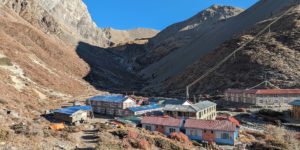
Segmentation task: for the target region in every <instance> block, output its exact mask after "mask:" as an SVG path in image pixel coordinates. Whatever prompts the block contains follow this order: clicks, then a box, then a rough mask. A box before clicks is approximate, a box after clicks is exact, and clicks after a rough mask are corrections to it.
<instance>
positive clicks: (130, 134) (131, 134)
mask: <svg viewBox="0 0 300 150" xmlns="http://www.w3.org/2000/svg"><path fill="white" fill-rule="evenodd" d="M138 136H139V134H138V133H137V132H135V131H133V130H129V131H128V138H131V139H137V138H138Z"/></svg>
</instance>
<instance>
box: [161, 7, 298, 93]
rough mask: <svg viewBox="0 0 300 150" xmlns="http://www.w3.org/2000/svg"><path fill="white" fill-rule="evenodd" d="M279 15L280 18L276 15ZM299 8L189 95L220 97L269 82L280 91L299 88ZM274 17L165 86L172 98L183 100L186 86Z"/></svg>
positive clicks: (227, 44) (206, 56) (165, 83)
mask: <svg viewBox="0 0 300 150" xmlns="http://www.w3.org/2000/svg"><path fill="white" fill-rule="evenodd" d="M278 15H279V14H278ZM299 18H300V6H299V5H298V6H296V7H294V10H293V12H291V13H289V14H287V15H286V16H284V17H283V18H282V19H280V20H279V21H278V22H277V23H275V24H273V25H272V26H271V28H270V32H266V33H264V34H263V35H262V36H261V37H259V38H258V39H256V40H254V42H252V43H250V44H248V45H247V46H246V47H245V48H243V49H242V50H241V51H240V52H238V53H237V54H236V55H235V56H234V57H233V58H232V59H231V60H230V61H228V62H227V63H225V64H224V65H222V66H221V67H220V68H219V69H218V70H217V71H216V72H214V73H212V74H211V75H209V76H208V77H207V78H205V79H203V80H202V81H200V82H199V83H198V84H196V85H194V86H193V87H192V94H222V92H223V91H224V90H225V89H226V88H249V87H252V86H254V85H256V84H258V83H260V82H262V81H264V80H269V81H270V82H271V83H273V84H274V85H276V86H278V87H280V88H299V87H300V80H299V79H300V60H299V56H300V42H299V41H300V34H299V33H300V28H299V27H300V20H299ZM274 19H276V15H274V16H273V17H271V18H270V19H268V20H264V21H262V22H260V23H259V24H257V25H256V26H254V27H253V28H251V29H250V30H248V31H245V32H244V33H243V34H241V35H239V36H237V37H236V38H234V39H231V40H228V41H227V42H225V43H223V44H222V45H221V46H219V48H217V49H216V50H214V51H213V52H210V53H209V54H207V55H205V56H203V57H201V58H200V59H198V60H197V62H196V63H194V64H193V65H190V66H189V67H188V68H187V69H186V70H185V71H184V72H183V73H182V74H180V75H178V76H176V77H174V78H170V79H169V80H167V81H166V82H164V85H166V86H165V87H164V88H165V91H172V92H170V94H171V95H181V96H184V92H185V91H184V89H185V86H186V85H187V84H189V83H191V82H192V81H194V80H195V79H197V77H199V76H200V75H202V74H203V73H205V71H207V70H208V69H209V68H210V67H212V66H214V65H216V63H217V62H219V61H220V60H222V59H224V57H225V56H227V55H228V54H229V53H231V52H232V51H233V50H234V49H236V48H237V47H238V46H239V45H241V44H242V43H244V42H246V41H248V40H249V39H252V38H253V37H254V35H256V34H257V33H258V32H259V31H260V30H261V29H263V28H264V27H265V26H266V25H267V24H268V23H270V22H271V21H273V20H274Z"/></svg>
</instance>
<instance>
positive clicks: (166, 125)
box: [141, 116, 183, 135]
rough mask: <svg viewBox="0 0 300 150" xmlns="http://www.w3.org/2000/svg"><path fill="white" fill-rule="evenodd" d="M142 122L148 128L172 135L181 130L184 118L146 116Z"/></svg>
mask: <svg viewBox="0 0 300 150" xmlns="http://www.w3.org/2000/svg"><path fill="white" fill-rule="evenodd" d="M141 124H142V127H143V128H144V129H146V130H149V131H158V132H161V133H163V134H165V135H170V134H171V133H172V132H180V129H181V127H182V126H183V119H178V118H172V117H155V116H146V117H144V118H143V119H142V121H141Z"/></svg>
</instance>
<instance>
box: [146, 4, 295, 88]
mask: <svg viewBox="0 0 300 150" xmlns="http://www.w3.org/2000/svg"><path fill="white" fill-rule="evenodd" d="M293 2H294V0H276V1H274V0H262V1H259V2H258V3H257V4H255V5H254V6H252V7H251V8H249V9H248V10H246V11H244V12H243V13H241V14H239V15H238V16H235V17H231V18H229V19H227V20H226V21H224V22H222V23H219V24H215V25H214V26H213V28H211V29H210V30H209V31H208V32H206V33H205V34H203V35H201V36H200V37H198V38H196V39H195V40H194V41H192V42H190V43H189V44H188V45H187V46H184V47H182V48H179V49H176V50H175V51H173V52H172V53H170V54H168V55H167V56H165V57H163V58H162V59H160V60H159V61H157V62H155V63H153V64H151V65H150V66H148V67H147V68H145V69H143V70H142V71H141V74H143V75H144V76H145V77H146V78H154V79H152V81H151V83H150V84H151V86H155V87H156V88H157V87H160V86H161V83H162V81H164V80H166V79H168V78H170V77H173V76H176V75H178V74H180V73H181V72H183V71H184V70H185V69H186V68H187V67H188V66H189V65H191V64H193V63H194V62H195V61H196V60H198V59H199V58H200V57H201V56H204V55H205V54H207V53H208V52H210V51H212V50H214V49H215V48H217V47H218V46H219V45H220V44H222V43H223V42H225V41H226V40H229V39H231V38H233V37H234V35H237V34H239V33H241V32H243V31H245V30H247V29H249V28H251V27H253V26H254V25H255V24H256V23H258V22H259V21H262V20H265V19H268V18H269V17H270V16H272V15H273V14H276V13H277V12H280V11H281V10H282V9H284V8H286V7H288V6H289V5H291V4H292V3H293Z"/></svg>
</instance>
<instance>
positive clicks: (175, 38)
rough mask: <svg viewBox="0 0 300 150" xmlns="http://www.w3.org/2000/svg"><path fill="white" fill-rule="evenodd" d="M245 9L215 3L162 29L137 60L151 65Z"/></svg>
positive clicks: (145, 64) (142, 63) (144, 64)
mask: <svg viewBox="0 0 300 150" xmlns="http://www.w3.org/2000/svg"><path fill="white" fill-rule="evenodd" d="M243 11H244V10H243V9H240V8H235V7H231V6H218V5H213V6H211V7H209V8H207V9H205V10H203V11H201V12H199V13H198V14H196V15H195V16H193V17H191V18H190V19H187V20H185V21H183V22H179V23H176V24H173V25H171V26H169V27H167V28H166V29H164V30H163V31H161V32H160V33H159V34H158V35H157V36H155V37H154V38H152V39H151V40H150V41H149V44H148V45H147V46H148V47H147V53H145V54H144V55H142V56H140V57H139V58H138V59H137V61H138V62H139V63H140V64H141V65H143V66H147V65H150V64H152V63H154V62H156V61H158V60H159V59H161V58H162V57H164V56H166V55H168V54H169V53H171V52H173V51H175V50H176V49H179V48H182V47H185V46H187V45H188V44H189V43H191V42H192V41H194V40H195V39H197V38H199V37H201V36H202V35H203V34H205V33H206V32H207V31H209V30H211V29H213V28H214V26H215V25H216V24H220V23H222V22H223V21H225V20H226V19H229V18H230V17H233V16H236V15H238V14H240V13H241V12H243Z"/></svg>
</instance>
